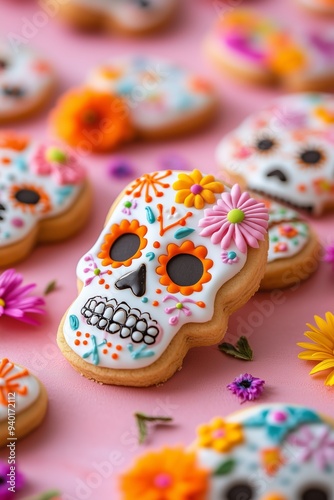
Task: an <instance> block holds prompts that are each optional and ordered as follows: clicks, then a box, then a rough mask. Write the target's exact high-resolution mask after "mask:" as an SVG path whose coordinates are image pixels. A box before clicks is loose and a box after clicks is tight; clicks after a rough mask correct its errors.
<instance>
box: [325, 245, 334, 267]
mask: <svg viewBox="0 0 334 500" xmlns="http://www.w3.org/2000/svg"><path fill="white" fill-rule="evenodd" d="M324 261H325V262H328V263H329V264H332V267H333V271H334V243H333V244H332V245H328V246H327V247H326V248H325V256H324Z"/></svg>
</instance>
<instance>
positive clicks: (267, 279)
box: [261, 200, 322, 290]
mask: <svg viewBox="0 0 334 500" xmlns="http://www.w3.org/2000/svg"><path fill="white" fill-rule="evenodd" d="M261 201H263V203H264V204H265V205H266V207H267V209H268V210H269V231H268V233H269V252H268V261H267V268H266V272H265V275H264V278H263V280H262V282H261V290H272V289H274V288H286V287H289V286H293V285H296V284H297V283H299V282H301V281H303V280H306V279H307V278H308V277H309V276H310V275H311V274H313V273H314V272H315V271H316V270H317V268H318V264H319V261H320V258H321V254H322V252H321V246H320V243H319V240H318V237H317V235H316V234H315V232H314V231H313V230H312V228H311V226H310V224H308V222H306V220H303V219H302V218H301V217H300V215H299V214H298V212H296V211H295V210H292V209H291V208H287V207H285V206H284V205H281V204H280V203H276V202H273V201H269V200H261Z"/></svg>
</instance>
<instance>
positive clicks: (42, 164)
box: [0, 131, 86, 263]
mask: <svg viewBox="0 0 334 500" xmlns="http://www.w3.org/2000/svg"><path fill="white" fill-rule="evenodd" d="M50 155H51V156H50ZM57 158H58V159H57ZM0 162H1V166H0V256H1V251H3V252H5V253H6V254H7V253H8V248H12V246H13V245H22V246H23V247H24V246H25V240H26V239H27V238H29V237H30V234H34V233H35V232H36V227H37V226H38V225H39V223H40V222H41V221H45V220H48V219H53V218H55V217H57V216H61V215H62V214H63V213H66V212H67V211H68V210H69V209H70V208H71V207H72V206H73V205H74V203H75V202H76V200H77V198H78V197H79V195H80V192H81V191H82V189H83V185H84V183H85V176H86V174H85V171H84V169H83V167H82V165H81V163H80V162H79V161H78V159H77V157H76V156H74V155H73V154H72V152H70V151H69V150H68V149H67V148H65V147H64V146H63V145H60V144H58V143H54V142H49V143H48V142H45V143H37V142H33V141H30V140H29V139H28V138H27V137H24V136H20V135H17V134H15V133H12V132H6V131H4V132H1V134H0ZM37 233H39V230H37ZM61 237H62V236H60V238H59V239H61ZM36 238H37V240H38V239H39V236H38V234H37V236H36ZM4 259H5V257H4ZM0 260H2V263H3V259H0Z"/></svg>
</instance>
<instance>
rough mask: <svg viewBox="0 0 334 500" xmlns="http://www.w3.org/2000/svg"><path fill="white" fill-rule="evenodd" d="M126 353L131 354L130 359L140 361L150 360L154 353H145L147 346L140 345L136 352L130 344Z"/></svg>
mask: <svg viewBox="0 0 334 500" xmlns="http://www.w3.org/2000/svg"><path fill="white" fill-rule="evenodd" d="M127 348H128V351H129V353H130V354H131V358H132V359H141V358H150V357H151V356H154V354H155V352H154V351H152V350H151V351H147V350H146V349H147V345H145V344H144V345H142V346H141V347H139V348H138V349H137V350H136V351H135V350H134V348H133V345H132V344H128V345H127Z"/></svg>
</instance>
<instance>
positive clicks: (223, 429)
mask: <svg viewBox="0 0 334 500" xmlns="http://www.w3.org/2000/svg"><path fill="white" fill-rule="evenodd" d="M197 434H198V446H200V447H202V448H213V449H214V450H216V451H219V452H222V453H227V452H229V451H230V450H231V449H232V448H234V447H235V446H236V445H238V444H241V443H243V441H244V434H243V430H242V426H241V425H240V424H238V423H230V422H225V420H223V419H222V418H219V417H217V418H214V419H213V420H211V422H210V423H209V424H204V425H201V426H200V427H199V428H198V430H197Z"/></svg>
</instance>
